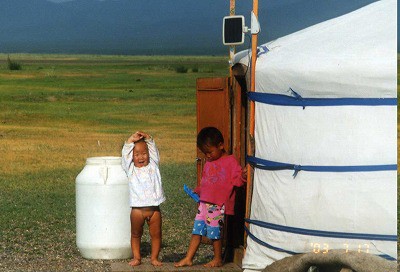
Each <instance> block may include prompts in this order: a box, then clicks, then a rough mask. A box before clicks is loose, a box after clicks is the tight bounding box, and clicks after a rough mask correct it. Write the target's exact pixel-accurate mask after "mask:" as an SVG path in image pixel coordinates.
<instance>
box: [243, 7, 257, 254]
mask: <svg viewBox="0 0 400 272" xmlns="http://www.w3.org/2000/svg"><path fill="white" fill-rule="evenodd" d="M253 13H254V15H255V16H256V18H258V0H253ZM257 40H258V34H257V33H256V34H252V35H251V67H250V68H251V69H250V71H251V74H250V92H254V91H255V78H256V74H255V71H256V60H257ZM254 130H255V106H254V101H250V105H249V133H248V136H249V138H248V139H247V155H248V156H253V155H254ZM252 193H253V168H252V167H251V165H250V164H249V163H248V164H247V190H246V214H245V217H246V218H249V217H250V212H251V197H252ZM246 227H247V228H249V224H248V223H246ZM246 238H247V234H246V233H245V247H246V246H247V244H246Z"/></svg>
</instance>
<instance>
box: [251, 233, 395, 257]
mask: <svg viewBox="0 0 400 272" xmlns="http://www.w3.org/2000/svg"><path fill="white" fill-rule="evenodd" d="M244 230H245V231H246V233H247V235H248V236H249V237H250V238H251V239H252V240H253V241H255V242H256V243H258V244H260V245H262V246H265V247H267V248H270V249H272V250H275V251H279V252H285V253H287V254H291V255H296V254H301V253H302V252H293V251H290V250H286V249H283V248H279V247H275V246H273V245H271V244H268V243H267V242H264V241H262V240H260V239H258V238H257V237H256V236H255V235H254V234H252V233H251V232H250V230H249V229H248V228H247V227H246V226H244ZM377 256H379V257H381V258H384V259H386V260H388V261H396V258H393V257H392V256H390V255H387V254H380V255H377Z"/></svg>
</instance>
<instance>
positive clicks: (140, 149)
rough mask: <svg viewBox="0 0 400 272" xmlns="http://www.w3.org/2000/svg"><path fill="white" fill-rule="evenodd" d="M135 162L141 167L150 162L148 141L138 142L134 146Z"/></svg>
mask: <svg viewBox="0 0 400 272" xmlns="http://www.w3.org/2000/svg"><path fill="white" fill-rule="evenodd" d="M133 164H134V165H135V166H136V167H138V168H140V167H143V166H146V165H148V164H149V149H148V147H147V144H146V142H138V143H136V144H135V147H134V148H133Z"/></svg>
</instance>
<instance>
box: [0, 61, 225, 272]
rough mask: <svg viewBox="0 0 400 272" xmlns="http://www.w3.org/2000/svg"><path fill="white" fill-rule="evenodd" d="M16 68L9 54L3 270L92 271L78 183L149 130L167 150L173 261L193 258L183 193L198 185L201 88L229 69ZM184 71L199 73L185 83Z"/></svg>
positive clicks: (200, 64)
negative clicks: (92, 160) (91, 163)
mask: <svg viewBox="0 0 400 272" xmlns="http://www.w3.org/2000/svg"><path fill="white" fill-rule="evenodd" d="M11 59H12V60H13V61H16V62H18V63H19V64H21V66H22V70H16V71H10V70H8V68H7V55H1V54H0V103H1V108H0V153H1V156H0V233H1V235H0V249H1V250H0V270H2V269H6V270H7V269H11V268H12V269H17V270H18V269H23V268H24V267H23V266H22V265H23V264H24V263H25V264H27V263H30V264H31V265H32V267H33V270H35V268H34V267H35V263H36V264H38V263H40V262H43V260H44V258H45V261H46V263H47V264H48V267H49V269H50V270H57V267H60V266H62V267H69V270H75V271H79V270H90V269H88V268H86V269H85V268H82V267H84V265H85V263H88V262H87V261H85V260H83V259H82V258H81V257H80V254H79V252H78V251H77V249H76V246H75V239H76V237H75V223H76V222H75V178H76V176H77V175H78V173H79V172H80V171H81V169H82V168H83V167H84V164H85V160H86V158H87V157H92V156H119V155H120V149H121V145H122V143H123V141H124V140H125V139H126V138H127V137H128V136H129V135H130V133H132V132H134V131H136V130H139V129H140V130H143V131H146V132H149V133H150V134H152V135H153V136H154V138H155V140H156V142H157V144H158V146H159V149H160V156H161V175H162V178H163V184H164V190H165V193H166V196H167V202H166V203H165V204H163V205H162V210H163V216H164V217H163V224H164V225H163V234H164V235H163V236H164V237H163V239H164V241H163V243H164V244H163V248H164V251H166V252H174V254H183V253H185V251H186V249H187V245H188V239H189V237H190V230H191V224H192V222H193V216H194V211H195V210H194V208H195V205H194V202H193V201H192V200H191V199H190V198H188V197H187V196H186V195H185V194H184V192H183V189H182V187H183V184H184V183H185V184H188V185H190V186H194V184H195V180H196V167H195V162H194V159H195V156H196V146H195V134H196V97H195V85H196V78H198V77H215V76H227V75H228V64H227V59H226V58H224V57H168V56H162V57H157V56H156V57H147V56H90V55H28V54H14V55H11ZM180 66H184V67H187V68H189V69H188V71H187V72H186V73H177V72H176V67H180ZM193 68H195V71H196V72H195V73H194V72H192V69H193ZM145 239H148V237H147V238H145ZM176 256H177V255H173V254H172V255H171V254H168V255H165V256H163V258H164V259H165V260H167V261H168V260H169V261H174V260H176ZM202 256H203V258H204V256H205V255H204V254H203V255H202V254H200V256H199V258H202ZM15 260H18V262H17V263H16V262H15ZM72 263H74V264H72ZM76 263H79V264H76ZM91 263H92V264H93V263H96V262H94V261H92V262H91ZM19 264H21V267H19V266H18V265H19ZM98 265H100V266H102V265H103V264H98ZM18 267H19V268H18ZM77 267H78V268H77Z"/></svg>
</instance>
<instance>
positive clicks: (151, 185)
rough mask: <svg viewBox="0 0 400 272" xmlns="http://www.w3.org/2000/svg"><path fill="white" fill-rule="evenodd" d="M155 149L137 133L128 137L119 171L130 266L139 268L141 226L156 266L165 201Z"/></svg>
mask: <svg viewBox="0 0 400 272" xmlns="http://www.w3.org/2000/svg"><path fill="white" fill-rule="evenodd" d="M159 159H160V158H159V154H158V149H157V147H156V145H155V143H154V141H153V138H152V137H151V136H150V135H148V134H147V133H144V132H141V131H138V132H136V133H134V134H132V135H131V136H130V137H129V138H128V140H127V141H126V142H125V144H124V147H123V148H122V168H123V169H124V171H125V172H126V174H127V176H128V179H129V204H130V206H131V207H132V210H131V247H132V253H133V260H132V261H131V262H129V265H131V266H137V265H140V264H141V255H140V242H141V237H142V234H143V226H144V223H145V222H147V224H148V226H149V232H150V238H151V263H152V264H153V265H154V266H160V265H162V263H161V262H160V261H159V259H158V255H159V253H160V249H161V233H162V232H161V211H160V207H159V205H160V204H161V203H162V202H164V201H165V196H164V191H163V188H162V184H161V175H160V170H159V168H158V164H159Z"/></svg>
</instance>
